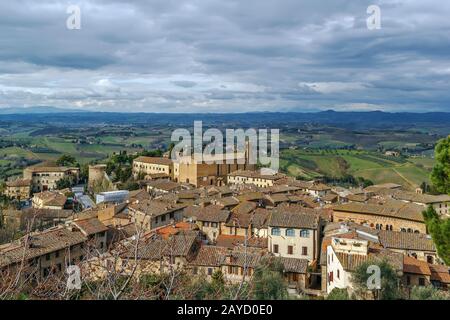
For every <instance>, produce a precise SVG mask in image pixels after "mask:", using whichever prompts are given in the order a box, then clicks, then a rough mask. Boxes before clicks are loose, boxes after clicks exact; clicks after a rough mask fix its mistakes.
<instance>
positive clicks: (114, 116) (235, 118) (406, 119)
mask: <svg viewBox="0 0 450 320" xmlns="http://www.w3.org/2000/svg"><path fill="white" fill-rule="evenodd" d="M5 110H8V109H2V110H0V121H3V122H8V121H14V122H35V121H40V122H43V123H52V124H56V125H76V124H83V123H91V124H92V123H94V124H95V123H113V124H149V123H151V124H157V125H168V126H186V125H187V126H192V124H193V122H194V121H195V120H201V121H203V122H204V124H205V125H221V126H223V125H226V126H230V127H236V125H239V126H241V127H264V126H270V127H272V128H274V127H276V125H282V126H284V125H297V124H302V123H311V124H324V125H336V126H343V127H351V128H360V129H361V128H376V127H380V128H390V127H391V126H402V127H405V128H408V127H416V126H419V125H420V126H423V125H432V126H438V127H450V112H428V113H410V112H400V113H390V112H382V111H368V112H337V111H332V110H328V111H321V112H309V113H301V112H249V113H184V114H183V113H116V112H96V111H91V112H86V111H81V110H76V109H61V108H53V107H36V108H26V109H20V110H19V109H17V110H18V111H20V112H18V113H12V111H13V110H12V109H9V110H8V111H7V112H5ZM45 110H47V112H44V111H45ZM75 112H76V114H73V113H75ZM30 114H32V116H30Z"/></svg>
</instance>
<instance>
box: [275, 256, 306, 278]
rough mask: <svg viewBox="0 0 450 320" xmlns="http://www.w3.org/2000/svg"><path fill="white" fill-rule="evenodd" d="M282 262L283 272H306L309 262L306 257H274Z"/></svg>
mask: <svg viewBox="0 0 450 320" xmlns="http://www.w3.org/2000/svg"><path fill="white" fill-rule="evenodd" d="M275 259H276V260H278V261H280V262H281V263H282V264H283V268H284V272H294V273H303V274H306V273H307V270H308V265H309V262H308V260H307V259H298V258H286V257H275Z"/></svg>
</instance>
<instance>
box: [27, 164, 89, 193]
mask: <svg viewBox="0 0 450 320" xmlns="http://www.w3.org/2000/svg"><path fill="white" fill-rule="evenodd" d="M79 174H80V169H79V168H76V167H57V166H32V167H28V168H25V169H24V170H23V177H24V178H25V179H29V180H31V191H32V192H40V191H47V190H53V189H56V183H57V182H58V181H59V180H61V179H64V178H71V179H72V180H73V182H77V181H78V177H79Z"/></svg>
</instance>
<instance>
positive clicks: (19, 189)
mask: <svg viewBox="0 0 450 320" xmlns="http://www.w3.org/2000/svg"><path fill="white" fill-rule="evenodd" d="M30 194H31V179H16V180H13V181H7V182H6V190H5V195H6V196H8V197H10V198H13V199H17V200H26V199H29V198H30Z"/></svg>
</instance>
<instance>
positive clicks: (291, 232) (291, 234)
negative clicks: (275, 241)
mask: <svg viewBox="0 0 450 320" xmlns="http://www.w3.org/2000/svg"><path fill="white" fill-rule="evenodd" d="M272 230H273V229H272ZM286 237H295V230H294V229H286Z"/></svg>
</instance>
